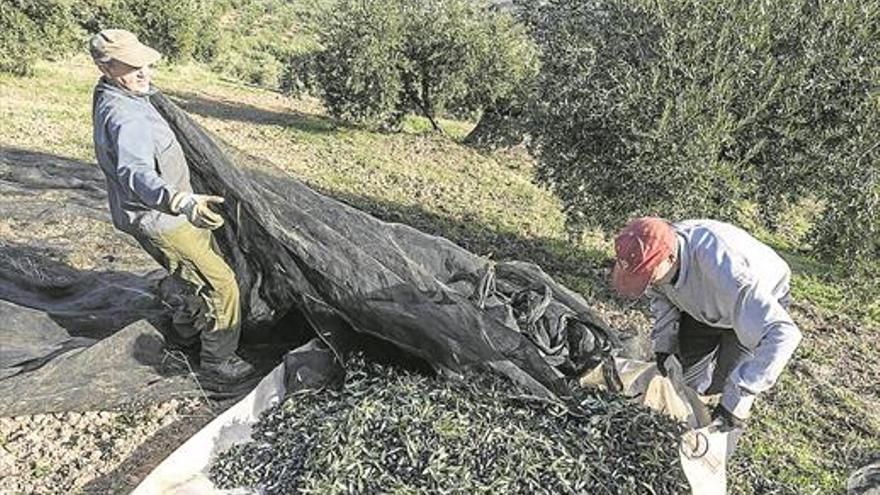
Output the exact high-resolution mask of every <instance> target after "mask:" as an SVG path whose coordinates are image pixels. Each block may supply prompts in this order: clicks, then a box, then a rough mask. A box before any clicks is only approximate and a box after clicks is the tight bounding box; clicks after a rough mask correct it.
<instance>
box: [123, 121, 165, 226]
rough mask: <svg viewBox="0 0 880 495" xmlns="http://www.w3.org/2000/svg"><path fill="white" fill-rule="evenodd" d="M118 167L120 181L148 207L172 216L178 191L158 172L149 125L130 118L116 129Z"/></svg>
mask: <svg viewBox="0 0 880 495" xmlns="http://www.w3.org/2000/svg"><path fill="white" fill-rule="evenodd" d="M116 151H117V157H118V162H117V164H116V167H117V173H118V175H119V180H120V182H122V183H123V184H124V185H125V186H126V187H128V188H129V189H130V190H131V191H132V192H134V194H135V195H136V196H137V197H138V198H139V199H140V200H141V202H143V203H144V204H145V205H147V206H148V207H150V208H152V209H154V210H159V211H161V212H163V213H168V214H172V212H171V198H172V196H174V192H175V191H173V190H172V189H171V188H170V187H169V186H168V184H167V183H166V182H165V180H164V179H162V177H161V176H159V174H158V173H157V172H156V156H155V150H154V144H153V136H152V132H151V129H150V124H149V122H147V121H146V119H143V118H140V117H132V118H127V119H125V120H123V121H122V122H120V123H119V124H118V125H117V127H116Z"/></svg>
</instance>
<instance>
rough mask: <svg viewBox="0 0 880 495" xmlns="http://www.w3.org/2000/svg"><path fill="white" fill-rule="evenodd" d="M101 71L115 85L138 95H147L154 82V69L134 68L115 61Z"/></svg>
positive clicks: (147, 67) (105, 65)
mask: <svg viewBox="0 0 880 495" xmlns="http://www.w3.org/2000/svg"><path fill="white" fill-rule="evenodd" d="M101 71H102V72H104V74H106V75H107V77H109V78H110V79H111V80H112V81H113V82H114V83H116V84H117V85H119V86H122V87H123V88H125V89H127V90H129V91H131V92H132V93H137V94H146V93H147V92H148V91H149V90H150V83H151V82H152V80H153V68H152V67H150V66H149V65H148V66H146V67H132V66H130V65H128V64H125V63H123V62H120V61H118V60H113V61H111V62H110V63H108V64H104V65H103V66H102V67H101Z"/></svg>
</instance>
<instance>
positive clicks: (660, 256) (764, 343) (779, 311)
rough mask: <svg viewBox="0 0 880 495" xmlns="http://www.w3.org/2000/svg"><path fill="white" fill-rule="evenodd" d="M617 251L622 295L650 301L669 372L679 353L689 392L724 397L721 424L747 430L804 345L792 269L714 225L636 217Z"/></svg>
mask: <svg viewBox="0 0 880 495" xmlns="http://www.w3.org/2000/svg"><path fill="white" fill-rule="evenodd" d="M615 250H616V252H617V263H616V265H615V267H614V272H613V282H614V287H615V289H616V290H617V291H618V292H619V293H620V294H621V295H623V296H625V297H629V298H638V297H640V296H641V295H642V294H644V293H646V292H647V294H648V297H649V298H650V299H651V313H652V315H653V317H654V329H653V331H652V332H651V342H652V345H653V348H654V353H655V357H656V360H657V364H658V367H659V368H660V371H661V373H665V367H664V364H663V363H664V362H665V360H666V357H668V356H669V355H670V354H675V355H676V356H677V357H678V358H679V361H681V363H682V366H683V368H684V372H685V382H686V383H687V384H688V385H689V386H691V388H693V389H694V390H696V391H697V392H699V393H702V394H715V393H719V392H720V393H722V397H721V402H720V404H719V405H718V407H717V408H716V409H715V411H714V413H713V419H714V422H715V424H716V425H717V426H719V427H720V428H721V429H725V430H729V429H731V428H733V427H741V426H742V425H743V424H744V420H745V419H747V418H748V416H749V411H750V409H751V407H752V403H753V402H754V400H755V397H756V396H757V394H759V393H761V392H763V391H764V390H767V389H768V388H770V387H771V386H773V384H774V383H775V382H776V379H777V378H778V377H779V374H780V373H781V372H782V369H783V368H784V367H785V364H786V363H787V362H788V360H789V358H790V357H791V355H792V353H793V352H794V350H795V348H796V347H797V346H798V344H799V343H800V340H801V332H800V330H798V328H797V326H796V325H795V324H794V322H793V321H792V319H791V316H790V315H789V313H788V303H789V279H790V277H791V271H790V270H789V267H788V265H787V264H786V263H785V261H784V260H783V259H782V258H780V257H779V255H778V254H776V252H775V251H773V250H772V249H771V248H770V247H768V246H766V245H765V244H762V243H761V242H759V241H758V240H757V239H755V238H754V237H752V236H751V235H749V234H748V233H746V232H745V231H743V230H741V229H739V228H737V227H735V226H733V225H730V224H726V223H723V222H718V221H713V220H688V221H683V222H679V223H675V224H670V223H669V222H667V221H665V220H663V219H661V218H655V217H646V218H637V219H635V220H632V221H631V222H629V223H628V224H627V225H626V227H624V229H623V231H621V233H620V234H619V235H618V237H617V239H616V241H615Z"/></svg>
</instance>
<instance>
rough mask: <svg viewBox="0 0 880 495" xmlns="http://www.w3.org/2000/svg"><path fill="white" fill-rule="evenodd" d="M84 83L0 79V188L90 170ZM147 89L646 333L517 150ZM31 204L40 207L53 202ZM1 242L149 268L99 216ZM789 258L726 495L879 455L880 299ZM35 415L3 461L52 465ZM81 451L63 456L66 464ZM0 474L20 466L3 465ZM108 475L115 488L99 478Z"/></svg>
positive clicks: (190, 70) (181, 82) (209, 89)
mask: <svg viewBox="0 0 880 495" xmlns="http://www.w3.org/2000/svg"><path fill="white" fill-rule="evenodd" d="M96 77H97V73H96V70H95V69H94V67H93V65H92V64H91V62H90V61H89V60H88V59H87V58H85V57H82V56H79V57H75V58H73V59H70V60H66V61H61V62H55V63H48V62H41V63H40V64H39V65H38V66H37V69H36V75H35V76H34V77H32V78H15V77H11V76H7V75H0V156H2V158H3V161H0V167H4V168H0V182H2V180H4V179H5V178H6V174H7V173H8V168H6V167H9V165H8V163H11V162H12V161H13V160H14V159H16V158H14V157H21V156H22V153H23V154H24V156H26V157H27V159H28V160H31V161H34V160H41V159H47V160H54V161H57V162H58V163H59V164H61V165H59V166H60V167H62V168H61V169H59V171H63V166H65V165H67V166H71V167H91V166H93V161H94V158H93V154H92V144H91V118H90V104H91V88H92V85H93V84H94V81H95V79H96ZM156 83H157V85H158V86H159V87H160V88H162V89H163V91H165V93H166V94H168V95H169V96H171V97H172V98H174V99H175V100H176V101H177V102H178V103H179V104H180V105H181V106H182V107H183V108H184V109H186V110H187V111H188V112H190V114H191V115H193V116H194V117H195V118H196V119H197V120H198V121H199V122H200V123H201V124H203V125H204V126H205V127H206V128H208V129H210V130H211V131H213V132H214V133H216V135H217V136H219V137H220V138H221V139H223V140H225V141H227V142H229V143H230V144H232V145H235V146H237V147H239V148H240V149H242V150H243V151H245V152H247V153H250V154H252V155H255V156H258V157H260V158H263V159H266V160H268V161H269V162H271V163H272V164H273V165H274V167H277V169H275V171H274V172H273V173H286V174H293V175H295V176H296V177H298V178H300V179H301V180H303V181H305V182H307V183H308V184H310V185H311V186H312V187H314V188H315V189H317V190H320V191H321V192H323V193H325V194H328V195H330V196H333V197H335V198H338V199H340V200H342V201H345V202H347V203H349V204H351V205H354V206H356V207H358V208H360V209H362V210H365V211H368V212H370V213H372V214H373V215H375V216H377V217H380V218H382V219H386V220H394V221H399V222H403V223H407V224H409V225H412V226H414V227H417V228H419V229H421V230H423V231H426V232H430V233H433V234H437V235H442V236H445V237H447V238H449V239H451V240H453V241H455V242H456V243H458V244H460V245H462V246H464V247H466V248H468V249H470V250H472V251H474V252H476V253H478V254H481V255H485V256H489V257H492V258H494V259H508V258H514V257H515V258H518V259H526V260H531V261H534V262H536V263H538V264H540V265H541V266H543V267H544V269H545V270H547V271H548V272H549V273H551V274H552V275H553V276H554V277H557V278H559V279H560V280H561V281H562V282H564V283H565V284H567V285H569V286H570V287H572V288H574V289H576V290H579V291H580V292H582V293H583V294H584V296H585V297H586V298H587V299H588V301H589V302H590V303H591V304H593V305H595V307H596V308H597V309H599V310H600V311H602V312H603V314H605V315H606V317H607V318H608V320H609V321H610V322H611V323H612V324H614V325H616V326H618V327H619V328H621V329H625V330H631V331H632V330H636V329H640V330H641V331H642V332H643V333H644V332H646V331H647V328H648V319H647V316H646V312H645V310H646V308H645V307H644V305H643V304H638V305H631V304H628V303H625V302H623V301H622V300H620V299H617V298H616V297H615V296H614V295H612V294H611V291H610V290H609V287H608V282H607V277H608V273H609V269H610V264H611V261H610V260H611V258H610V254H611V249H610V243H609V241H608V239H607V238H606V237H605V236H603V235H602V234H600V233H586V234H577V235H575V234H571V233H569V232H567V231H566V226H565V216H564V214H563V212H562V206H561V202H560V201H559V200H558V198H557V197H555V196H554V194H553V193H552V192H551V191H549V190H547V189H546V188H544V187H542V186H538V185H536V184H535V182H534V181H533V178H532V167H533V163H532V161H531V159H530V158H529V156H528V155H527V153H526V152H525V151H524V150H522V149H513V150H507V151H503V152H498V153H494V154H484V153H478V152H476V151H474V150H472V149H469V148H467V147H465V146H463V145H461V144H459V143H458V141H457V139H460V138H461V137H462V136H464V135H465V134H466V132H467V130H468V129H469V128H470V124H468V123H462V122H455V121H443V122H442V125H443V126H444V128H445V130H446V131H447V133H448V136H441V135H437V134H435V133H432V132H429V131H428V129H429V127H430V126H429V125H428V124H427V123H426V122H425V121H422V120H420V119H416V118H412V119H410V120H408V121H407V122H406V124H405V126H404V132H402V133H399V134H382V133H375V132H368V131H364V130H360V129H355V128H349V127H346V126H343V125H339V124H337V123H335V122H333V121H332V120H331V119H329V118H328V117H327V116H326V115H325V114H324V113H323V111H322V109H321V107H320V105H319V104H317V103H316V102H315V101H311V100H291V99H287V98H285V97H283V96H281V95H279V94H277V93H274V92H271V91H267V90H264V89H260V88H256V87H250V86H245V85H242V84H239V83H234V82H230V81H228V80H224V79H222V78H220V77H219V76H217V75H216V74H214V73H211V72H209V71H207V70H206V69H205V68H203V67H201V66H198V65H183V66H169V67H160V68H159V71H158V74H157V76H156ZM4 162H6V163H7V164H4ZM13 165H14V164H13ZM35 194H36V192H35ZM39 194H43V195H45V194H51V191H49V192H47V191H41V192H39ZM42 200H43V201H51V196H50V197H43V198H42ZM22 201H29V199H28V198H24V199H22ZM37 213H39V214H37ZM771 240H772V239H771ZM12 248H15V249H32V250H33V253H34V256H35V258H38V257H39V256H45V257H46V258H48V259H51V260H53V261H56V262H60V263H63V264H65V265H68V266H70V267H73V268H74V269H76V270H143V269H150V268H155V267H156V266H155V265H154V264H153V263H152V261H151V260H149V259H148V258H147V257H146V256H145V255H143V254H141V253H140V252H139V251H138V250H137V248H135V247H134V244H133V243H132V242H131V241H128V240H127V239H126V238H125V237H124V236H123V234H121V233H117V232H115V231H113V229H112V227H111V226H110V225H109V223H108V218H107V217H105V218H104V219H101V218H100V215H98V214H97V213H96V214H95V215H94V216H92V217H88V218H85V217H71V218H65V219H58V218H53V217H52V215H51V214H48V215H47V214H42V213H41V212H35V213H34V214H33V215H28V216H27V217H23V216H20V215H17V214H16V215H8V214H7V213H5V212H4V214H3V215H0V249H12ZM38 255H39V256H38ZM785 255H786V257H787V258H788V259H789V261H790V262H791V264H792V267H793V269H794V272H795V281H794V284H793V287H794V298H795V301H796V302H795V317H796V321H797V323H798V324H799V325H800V326H801V328H802V330H803V331H804V334H805V339H804V342H803V344H802V346H801V348H800V349H799V351H798V352H797V354H796V357H795V359H794V360H793V362H792V363H791V364H790V365H789V367H788V369H787V371H786V372H785V373H784V374H783V377H782V379H781V380H780V383H779V384H778V385H777V386H776V387H775V388H774V389H773V391H771V392H770V393H768V394H766V396H765V397H763V398H762V399H761V400H760V402H759V403H758V405H757V406H756V411H755V413H754V414H755V420H754V422H753V424H752V425H751V426H750V428H749V429H748V430H747V433H746V437H745V442H744V445H743V447H742V448H741V450H740V451H739V453H738V454H737V457H736V461H735V467H734V469H733V473H734V477H735V489H734V493H839V492H841V491H842V490H843V488H844V486H845V482H846V478H847V476H848V475H849V473H850V472H851V471H852V470H853V469H854V468H856V467H858V466H861V465H863V464H865V463H866V462H867V461H868V460H869V458H871V456H873V455H877V454H878V453H880V388H878V385H877V384H878V383H880V364H878V362H877V360H876V356H877V355H878V353H880V339H878V338H877V337H878V336H880V325H878V320H880V317H878V313H880V305H877V304H876V303H875V306H876V307H871V308H864V307H859V308H854V307H851V306H850V305H849V304H848V301H847V299H846V291H845V290H844V289H845V287H846V284H847V282H846V280H845V279H844V278H842V277H840V276H839V275H838V274H839V273H840V271H839V270H837V269H832V268H834V267H828V266H826V265H825V264H822V263H817V262H815V261H811V260H810V259H809V258H808V257H806V256H805V255H804V254H802V253H800V254H798V253H795V252H794V251H791V252H786V253H785ZM175 407H177V406H175ZM193 407H195V408H198V406H193ZM151 411H152V410H151ZM158 411H160V412H149V411H147V412H143V411H142V412H138V413H132V412H127V411H124V412H106V414H107V415H111V416H108V417H110V418H111V420H112V421H113V422H116V421H119V422H120V423H119V424H121V426H119V427H118V428H117V430H119V431H120V433H118V434H119V435H125V434H126V433H124V431H125V430H126V427H125V421H137V422H147V423H148V422H149V421H150V420H149V417H148V416H149V415H150V414H166V413H167V409H165V410H163V409H160V410H158ZM161 411H165V412H161ZM102 414H104V413H102ZM133 414H134V416H133ZM137 414H141V416H138V415H137ZM144 414H146V415H147V417H145V416H143V415H144ZM179 414H180V419H181V422H182V423H184V424H185V423H187V421H190V422H192V421H193V420H192V418H190V419H189V420H188V419H187V418H186V417H185V416H186V415H187V414H190V412H187V411H185V410H181V411H179ZM115 418H130V419H118V420H117V419H115ZM131 418H133V419H131ZM153 419H155V418H153ZM203 419H204V418H201V419H199V421H202V420H203ZM70 420H71V418H69V417H67V416H65V417H63V418H46V419H45V421H46V422H49V423H52V422H58V421H70ZM33 421H34V420H33V418H13V419H3V422H2V428H0V447H3V448H4V449H5V452H4V456H6V457H5V459H10V458H11V459H12V460H13V461H22V462H21V463H20V464H21V465H27V466H48V465H51V462H48V463H47V461H46V459H45V458H41V457H40V456H41V455H45V456H49V453H50V452H51V451H53V450H57V448H53V445H51V444H47V445H46V447H45V449H44V450H43V451H42V452H43V453H42V454H41V453H40V452H38V451H30V452H27V451H26V449H25V447H23V441H22V434H21V431H22V430H23V429H25V428H28V427H31V425H32V424H33ZM41 421H43V419H41ZM165 423H166V424H163V423H162V422H159V421H157V422H156V425H155V428H153V429H150V430H149V431H140V433H139V434H140V435H141V437H140V438H141V439H147V438H149V436H150V435H151V434H153V433H154V432H155V431H158V430H159V429H160V428H165V427H167V422H165ZM114 424H115V423H114ZM50 426H51V425H50ZM95 434H96V435H100V432H96V433H95ZM183 439H184V438H179V439H177V440H178V441H182V440H183ZM173 443H174V441H173V440H172V441H169V442H167V443H166V444H164V446H163V447H162V448H165V449H166V450H167V449H169V448H171V447H172V445H173ZM55 447H57V446H55ZM137 447H138V442H137V441H136V439H130V440H129V441H127V442H126V443H125V445H124V447H123V446H120V447H118V451H116V452H111V453H109V454H108V456H107V459H106V460H104V459H101V460H96V461H94V462H96V463H101V464H102V468H101V469H92V468H94V467H95V466H93V465H91V464H89V463H85V464H84V465H83V466H82V467H79V468H76V469H79V470H80V471H81V472H82V473H84V472H86V471H88V470H90V469H92V470H94V471H95V473H96V474H95V475H94V476H93V477H92V478H89V477H88V476H83V477H80V478H77V477H73V476H66V477H65V476H61V477H60V478H59V481H50V480H52V479H54V478H52V476H53V474H51V469H49V468H48V467H45V468H40V469H37V468H35V467H29V468H27V469H23V470H21V471H12V472H11V473H4V472H3V471H0V475H4V474H9V475H10V476H11V477H13V478H16V479H21V480H26V481H22V483H24V484H22V485H21V486H22V487H38V489H40V490H46V491H62V490H68V489H71V488H83V487H84V486H87V484H89V483H91V485H88V486H90V488H92V489H94V488H96V487H106V486H111V485H112V486H126V485H127V484H130V483H132V482H135V481H136V480H131V479H128V480H123V479H121V478H122V477H123V476H122V474H121V471H122V470H121V469H120V470H117V472H116V474H115V475H113V474H112V472H113V470H114V469H115V468H116V467H117V465H118V464H119V463H120V462H123V461H125V462H128V463H132V462H135V465H136V462H137V461H133V460H132V459H128V460H126V459H127V458H128V457H129V454H130V453H131V452H133V451H134V449H135V448H137ZM78 448H82V447H77V446H75V445H74V446H70V445H68V446H66V447H64V449H66V450H69V451H72V452H73V454H71V455H72V456H73V455H74V454H75V453H76V452H77V450H76V449H78ZM16 449H19V450H16ZM156 455H158V454H156ZM132 457H134V456H132ZM144 462H150V461H149V460H147V461H144ZM13 464H18V462H14V463H13ZM129 467H130V464H129ZM3 469H16V468H14V467H13V468H9V467H7V466H6V464H5V463H0V470H3ZM71 469H74V468H71ZM141 469H143V466H141ZM135 471H136V469H135ZM98 474H105V476H104V478H105V479H104V480H103V481H101V482H102V483H110V485H101V484H96V483H98V481H100V480H98V478H99V477H98V476H97V475H98ZM112 476H117V477H118V478H120V479H116V480H110V479H109V478H111V477H112ZM40 480H43V481H40ZM60 480H66V481H60ZM96 480H98V481H96ZM765 480H768V481H765ZM28 483H32V484H28ZM53 483H59V484H53ZM63 483H67V484H63ZM71 483H73V484H71ZM74 484H75V485H74ZM0 491H2V490H0Z"/></svg>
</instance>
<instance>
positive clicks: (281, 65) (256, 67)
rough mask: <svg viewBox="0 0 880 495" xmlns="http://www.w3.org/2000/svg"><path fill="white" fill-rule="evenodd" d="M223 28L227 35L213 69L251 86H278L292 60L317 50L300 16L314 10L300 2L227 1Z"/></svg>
mask: <svg viewBox="0 0 880 495" xmlns="http://www.w3.org/2000/svg"><path fill="white" fill-rule="evenodd" d="M223 5H224V7H223V10H224V11H225V12H226V14H225V15H224V16H222V17H221V18H220V22H219V25H220V28H221V29H222V30H223V32H224V33H226V36H224V37H223V39H222V41H221V44H220V48H219V49H218V54H217V57H216V58H214V59H213V62H212V64H211V65H212V67H213V68H214V69H215V70H216V71H218V72H220V73H222V74H226V75H229V76H232V77H235V78H236V79H240V80H243V81H246V82H249V83H252V84H256V85H260V86H268V87H278V86H279V84H280V81H281V78H282V77H283V74H284V73H285V70H286V69H287V67H288V66H289V60H290V59H291V58H292V57H294V56H296V55H298V54H302V53H307V52H309V51H312V50H314V48H315V47H314V42H313V41H312V39H311V37H310V36H309V35H308V33H304V32H302V30H301V29H299V25H300V24H301V23H302V21H301V17H302V16H304V15H306V14H307V13H308V12H309V10H310V9H313V8H315V6H314V5H310V4H309V3H308V2H306V1H303V0H299V1H297V2H289V1H286V0H224V3H223Z"/></svg>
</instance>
